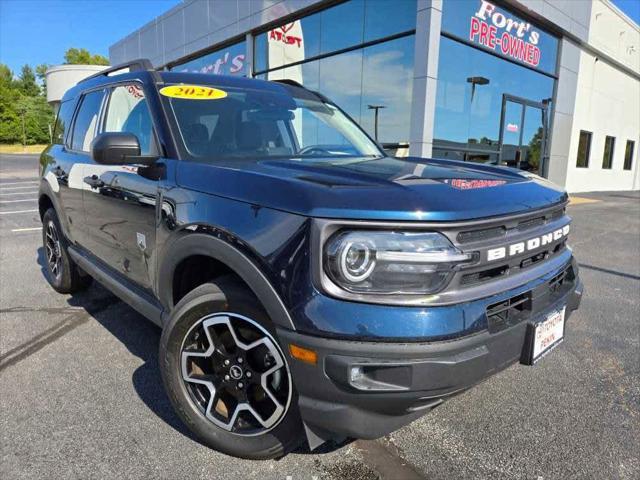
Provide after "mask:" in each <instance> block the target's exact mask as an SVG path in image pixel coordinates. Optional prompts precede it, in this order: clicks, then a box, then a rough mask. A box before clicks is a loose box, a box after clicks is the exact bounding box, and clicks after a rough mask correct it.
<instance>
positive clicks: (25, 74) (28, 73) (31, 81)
mask: <svg viewBox="0 0 640 480" xmlns="http://www.w3.org/2000/svg"><path fill="white" fill-rule="evenodd" d="M18 89H19V90H20V92H21V93H22V94H23V95H26V96H28V97H35V96H36V95H39V94H40V87H38V83H37V82H36V75H35V73H33V69H32V68H31V67H30V66H29V65H24V66H23V67H22V72H21V73H20V78H19V79H18Z"/></svg>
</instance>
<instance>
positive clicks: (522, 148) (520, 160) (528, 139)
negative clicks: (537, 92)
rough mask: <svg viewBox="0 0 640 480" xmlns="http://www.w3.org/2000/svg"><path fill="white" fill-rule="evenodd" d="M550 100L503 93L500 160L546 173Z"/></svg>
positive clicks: (503, 162) (538, 172)
mask: <svg viewBox="0 0 640 480" xmlns="http://www.w3.org/2000/svg"><path fill="white" fill-rule="evenodd" d="M547 109H548V103H546V102H534V101H532V100H527V99H524V98H519V97H514V96H511V95H503V96H502V117H501V124H500V153H499V155H500V156H499V163H500V164H501V165H507V166H509V167H514V168H520V169H522V170H527V171H529V172H533V173H536V174H538V175H543V174H544V173H545V167H546V165H545V164H546V161H547V149H546V146H547V145H546V144H547V128H548V122H547V118H548V115H547Z"/></svg>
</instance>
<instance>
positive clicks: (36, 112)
mask: <svg viewBox="0 0 640 480" xmlns="http://www.w3.org/2000/svg"><path fill="white" fill-rule="evenodd" d="M40 70H41V69H40ZM53 120H54V118H53V111H52V109H51V107H50V106H49V104H47V100H46V98H45V96H44V95H42V92H41V89H40V87H38V84H37V82H36V75H35V74H34V72H33V69H32V68H31V67H30V66H28V65H25V66H24V67H22V71H21V74H20V77H19V78H18V79H14V77H13V73H12V72H11V70H10V69H9V67H7V66H6V65H3V64H0V142H1V143H25V144H29V145H31V144H36V143H48V142H49V140H50V139H49V125H51V124H52V123H53Z"/></svg>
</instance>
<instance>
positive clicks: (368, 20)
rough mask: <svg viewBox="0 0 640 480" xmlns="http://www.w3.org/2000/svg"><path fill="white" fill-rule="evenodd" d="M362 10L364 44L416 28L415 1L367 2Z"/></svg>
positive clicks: (373, 0)
mask: <svg viewBox="0 0 640 480" xmlns="http://www.w3.org/2000/svg"><path fill="white" fill-rule="evenodd" d="M364 8H365V10H364V41H365V42H369V41H371V40H376V39H378V38H383V37H388V36H389V35H393V34H395V33H400V32H407V31H409V30H413V29H414V28H416V10H417V7H416V0H395V1H389V0H367V2H366V4H365V7H364Z"/></svg>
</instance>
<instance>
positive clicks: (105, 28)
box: [0, 0, 179, 74]
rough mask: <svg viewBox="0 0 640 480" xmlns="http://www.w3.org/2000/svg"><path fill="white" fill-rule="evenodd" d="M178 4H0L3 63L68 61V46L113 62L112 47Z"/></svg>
mask: <svg viewBox="0 0 640 480" xmlns="http://www.w3.org/2000/svg"><path fill="white" fill-rule="evenodd" d="M177 3H179V0H0V62H1V63H4V64H7V65H9V68H11V70H13V72H14V74H18V73H19V72H20V69H21V68H22V65H24V64H25V63H28V64H30V65H32V66H35V65H38V64H41V63H47V64H51V65H58V64H61V63H63V62H64V52H65V51H66V50H67V49H68V48H70V47H76V48H86V49H87V50H89V51H90V52H91V53H93V54H95V53H99V54H101V55H104V56H105V57H107V58H108V57H109V46H110V45H113V44H114V43H115V42H117V41H118V40H120V39H122V38H123V37H125V36H126V35H128V34H129V33H131V32H133V31H134V30H137V29H138V28H140V27H141V26H143V25H144V24H146V23H147V22H149V21H150V20H153V19H154V18H155V17H157V16H158V15H161V14H162V13H164V12H166V11H167V10H169V9H170V8H171V7H173V6H174V5H176V4H177Z"/></svg>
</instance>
